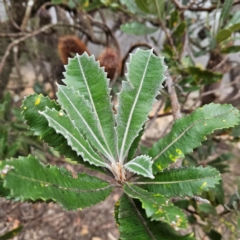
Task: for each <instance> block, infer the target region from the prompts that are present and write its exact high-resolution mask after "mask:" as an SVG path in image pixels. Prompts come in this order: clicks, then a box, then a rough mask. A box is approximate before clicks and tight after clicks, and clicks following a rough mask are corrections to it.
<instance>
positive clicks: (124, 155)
mask: <svg viewBox="0 0 240 240" xmlns="http://www.w3.org/2000/svg"><path fill="white" fill-rule="evenodd" d="M139 51H141V49H139V48H138V49H137V51H136V52H135V53H130V61H129V62H128V63H127V64H126V66H127V69H128V71H127V73H126V74H125V76H126V81H124V82H126V83H127V84H129V86H130V87H131V88H134V86H133V85H132V83H131V81H130V79H129V65H130V63H131V61H132V58H133V56H134V55H136V54H137V53H138V52H139ZM147 51H149V57H148V62H149V61H150V58H151V56H153V57H157V58H158V59H160V60H161V64H162V68H163V74H162V77H163V79H162V83H163V81H164V80H165V79H166V78H167V77H166V75H165V74H164V72H165V71H166V70H167V68H168V67H167V66H166V65H165V63H164V57H159V56H156V55H155V54H153V48H152V49H150V50H147ZM146 65H147V64H146ZM146 70H147V68H145V71H144V73H145V72H146ZM142 82H143V81H142ZM162 83H160V84H159V85H160V88H162ZM158 92H159V90H158V91H156V93H155V97H154V100H153V102H152V105H153V104H154V102H156V97H157V95H158ZM120 94H121V93H118V94H117V96H118V99H119V95H120ZM134 102H136V101H134ZM119 107H120V104H119V106H118V107H117V112H118V110H119ZM132 110H134V107H133V106H132V109H131V112H132ZM131 112H130V113H131ZM129 119H131V118H129ZM129 119H128V124H127V127H126V129H127V130H126V131H125V134H124V138H123V143H122V146H121V149H120V153H119V149H118V147H117V153H118V157H119V162H120V163H121V164H123V162H124V159H125V157H126V155H127V154H128V152H126V153H125V154H124V153H123V151H124V145H125V141H126V136H127V133H128V128H129V126H128V125H129V124H130V122H131V121H129ZM148 119H149V118H148V116H147V117H146V119H145V121H144V122H146V121H147V120H148ZM141 130H142V126H141V127H140V128H139V129H138V131H137V134H136V135H135V136H134V138H133V141H134V139H135V138H136V137H137V136H138V134H139V132H140V131H141ZM124 139H125V140H124ZM131 144H132V143H131ZM131 144H130V145H131Z"/></svg>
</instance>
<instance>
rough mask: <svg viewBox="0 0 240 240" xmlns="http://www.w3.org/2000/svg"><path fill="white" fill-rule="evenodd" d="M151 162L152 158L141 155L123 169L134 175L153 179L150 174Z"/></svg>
mask: <svg viewBox="0 0 240 240" xmlns="http://www.w3.org/2000/svg"><path fill="white" fill-rule="evenodd" d="M151 160H152V158H150V157H149V156H147V155H141V156H138V157H136V158H134V159H133V160H131V161H130V162H128V163H127V164H125V165H124V167H125V168H126V169H127V170H128V171H130V172H132V173H136V174H138V175H141V176H144V177H147V178H154V176H153V174H152V164H153V161H151Z"/></svg>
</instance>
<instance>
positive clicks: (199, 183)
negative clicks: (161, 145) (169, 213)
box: [134, 166, 221, 197]
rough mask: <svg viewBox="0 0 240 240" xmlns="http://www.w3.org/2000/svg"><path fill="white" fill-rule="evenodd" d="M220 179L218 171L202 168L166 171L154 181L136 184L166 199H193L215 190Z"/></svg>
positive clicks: (156, 176) (159, 174) (147, 180)
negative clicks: (178, 197)
mask: <svg viewBox="0 0 240 240" xmlns="http://www.w3.org/2000/svg"><path fill="white" fill-rule="evenodd" d="M220 179H221V177H220V174H219V172H218V171H217V170H216V169H214V168H211V167H206V168H203V167H202V166H200V167H198V168H195V167H190V168H179V169H171V170H165V171H163V172H161V173H158V174H157V175H155V179H154V180H150V179H142V181H141V182H140V180H139V181H137V182H134V184H136V185H141V186H143V187H144V188H146V189H148V190H149V191H150V192H153V193H159V194H162V195H164V196H166V197H175V196H180V197H184V196H190V197H191V196H193V195H197V194H201V193H202V192H203V191H207V190H208V189H209V188H213V187H214V186H215V185H216V184H218V182H219V180H220Z"/></svg>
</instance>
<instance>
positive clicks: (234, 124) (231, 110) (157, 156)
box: [149, 103, 240, 161]
mask: <svg viewBox="0 0 240 240" xmlns="http://www.w3.org/2000/svg"><path fill="white" fill-rule="evenodd" d="M210 105H215V106H216V105H217V106H231V104H216V103H210V104H208V105H205V106H210ZM197 110H199V108H198V109H196V110H195V111H194V112H193V113H195V112H196V111H197ZM233 111H237V113H238V114H239V113H240V111H239V110H238V109H237V108H234V107H232V109H230V110H228V111H226V112H225V113H222V114H219V115H217V116H212V117H208V118H207V117H206V118H201V119H198V120H196V121H195V122H194V123H193V124H191V125H189V126H188V127H187V128H186V129H185V130H184V131H183V132H182V133H181V134H180V135H179V136H178V137H177V138H175V139H174V141H172V142H171V144H169V145H168V146H167V147H166V148H165V149H163V150H162V151H161V152H160V153H159V154H157V155H156V156H155V157H153V161H155V160H157V159H158V158H159V157H160V156H161V155H162V154H163V153H164V152H165V151H167V149H168V148H169V147H171V146H172V145H173V144H174V143H175V142H177V141H178V140H179V139H180V138H181V137H182V136H183V135H184V134H185V133H186V132H187V131H188V130H189V129H191V128H192V127H194V126H195V125H196V124H198V123H199V122H201V121H204V120H208V119H213V118H215V117H218V116H222V115H224V114H228V113H230V112H233ZM189 116H190V115H188V116H183V117H181V121H183V119H186V118H187V117H189ZM239 122H240V118H239V121H238V122H236V123H233V125H232V127H234V126H237V125H238V123H239ZM228 128H231V127H222V128H215V129H214V130H212V131H211V132H210V133H208V134H207V135H209V134H211V133H213V132H214V131H216V130H218V129H228ZM206 138H207V137H206V136H204V139H203V140H202V141H201V142H199V145H197V146H195V148H196V147H199V146H202V142H203V141H204V140H206ZM155 144H157V143H155ZM149 151H151V149H150V150H149ZM191 152H193V150H192V151H191Z"/></svg>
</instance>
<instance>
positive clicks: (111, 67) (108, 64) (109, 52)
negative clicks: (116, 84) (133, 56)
mask: <svg viewBox="0 0 240 240" xmlns="http://www.w3.org/2000/svg"><path fill="white" fill-rule="evenodd" d="M98 60H99V62H100V66H101V67H105V71H106V72H107V77H108V78H110V79H111V80H112V79H114V77H115V76H116V74H117V75H119V73H120V69H121V59H120V56H119V53H118V52H117V51H116V50H114V49H113V48H110V47H108V48H105V49H104V50H103V52H102V53H101V55H100V56H99V57H98Z"/></svg>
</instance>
